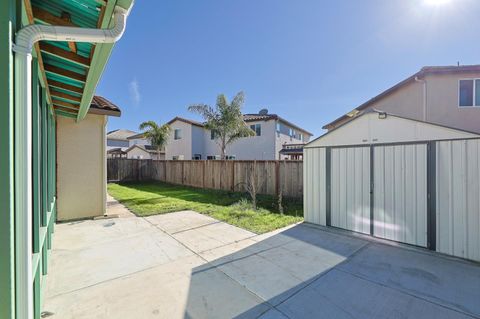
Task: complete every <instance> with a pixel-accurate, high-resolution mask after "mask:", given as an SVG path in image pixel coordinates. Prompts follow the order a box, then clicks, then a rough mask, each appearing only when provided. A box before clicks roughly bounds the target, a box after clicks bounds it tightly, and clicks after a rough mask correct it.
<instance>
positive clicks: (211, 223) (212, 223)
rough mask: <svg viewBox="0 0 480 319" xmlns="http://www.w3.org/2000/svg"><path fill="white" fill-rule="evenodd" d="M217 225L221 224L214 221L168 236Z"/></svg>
mask: <svg viewBox="0 0 480 319" xmlns="http://www.w3.org/2000/svg"><path fill="white" fill-rule="evenodd" d="M219 223H221V221H219V220H216V221H212V222H210V223H208V224H204V225H199V226H195V227H191V228H187V229H182V230H179V231H176V232H172V233H170V234H171V235H176V234H181V233H184V232H187V231H189V230H195V229H199V228H203V227H206V226H210V225H215V224H219Z"/></svg>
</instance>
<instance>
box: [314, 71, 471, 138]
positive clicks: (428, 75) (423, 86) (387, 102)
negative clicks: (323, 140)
mask: <svg viewBox="0 0 480 319" xmlns="http://www.w3.org/2000/svg"><path fill="white" fill-rule="evenodd" d="M368 110H379V111H383V112H386V113H389V114H394V115H397V116H402V117H406V118H409V119H413V120H418V121H423V122H429V123H433V124H438V125H443V126H447V127H451V128H456V129H461V130H466V131H470V132H475V133H480V65H462V66H427V67H423V68H422V69H421V70H420V71H418V72H417V73H415V74H413V75H412V76H410V77H408V78H407V79H405V80H403V81H402V82H400V83H398V84H396V85H394V86H393V87H391V88H389V89H388V90H386V91H384V92H382V93H380V94H379V95H377V96H376V97H374V98H372V99H370V100H368V101H367V102H365V103H363V104H362V105H360V106H358V107H356V108H355V109H354V110H352V111H350V112H349V113H347V114H345V115H342V116H341V117H339V118H338V119H336V120H334V121H332V122H330V123H328V124H326V125H325V126H324V127H323V128H324V129H327V130H329V131H331V130H332V129H335V128H337V127H339V126H341V125H342V124H344V123H346V122H349V121H351V120H352V119H354V118H356V117H358V116H359V115H361V114H363V113H365V112H366V111H368Z"/></svg>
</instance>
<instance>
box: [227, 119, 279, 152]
mask: <svg viewBox="0 0 480 319" xmlns="http://www.w3.org/2000/svg"><path fill="white" fill-rule="evenodd" d="M255 124H260V126H261V135H260V136H251V137H245V138H241V139H238V140H236V141H235V142H233V143H232V144H231V145H229V146H227V154H228V155H235V156H236V157H235V158H236V159H238V160H252V159H258V160H273V159H276V157H277V154H276V153H275V139H276V133H275V121H272V120H271V121H258V122H257V121H256V122H253V121H252V122H247V125H248V126H250V125H255Z"/></svg>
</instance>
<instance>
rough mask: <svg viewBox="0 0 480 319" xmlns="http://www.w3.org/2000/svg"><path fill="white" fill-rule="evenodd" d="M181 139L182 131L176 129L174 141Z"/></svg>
mask: <svg viewBox="0 0 480 319" xmlns="http://www.w3.org/2000/svg"><path fill="white" fill-rule="evenodd" d="M181 138H182V130H181V129H179V128H176V129H175V131H174V139H176V140H179V139H181Z"/></svg>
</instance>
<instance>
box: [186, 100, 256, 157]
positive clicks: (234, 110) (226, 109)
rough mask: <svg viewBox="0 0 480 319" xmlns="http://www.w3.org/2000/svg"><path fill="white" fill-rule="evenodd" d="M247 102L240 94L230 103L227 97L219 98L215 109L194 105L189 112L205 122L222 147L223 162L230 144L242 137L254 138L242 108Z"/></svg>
mask: <svg viewBox="0 0 480 319" xmlns="http://www.w3.org/2000/svg"><path fill="white" fill-rule="evenodd" d="M244 101H245V95H244V93H243V92H239V93H238V94H237V95H236V96H235V97H234V98H233V100H232V102H231V103H228V100H227V98H226V97H225V95H223V94H220V95H218V96H217V103H216V105H215V108H213V107H211V106H208V105H206V104H194V105H190V106H189V107H188V110H189V111H191V112H195V113H198V114H200V115H201V116H202V117H203V118H204V120H205V128H206V129H208V130H210V131H212V134H213V136H214V138H215V141H216V142H217V144H218V145H219V146H220V151H221V155H222V160H224V159H226V149H227V146H228V145H229V144H231V143H232V142H234V141H235V140H237V139H239V138H241V137H247V136H253V135H255V132H253V130H252V129H250V128H249V127H248V126H247V124H246V123H245V121H244V120H243V115H242V106H243V103H244Z"/></svg>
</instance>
